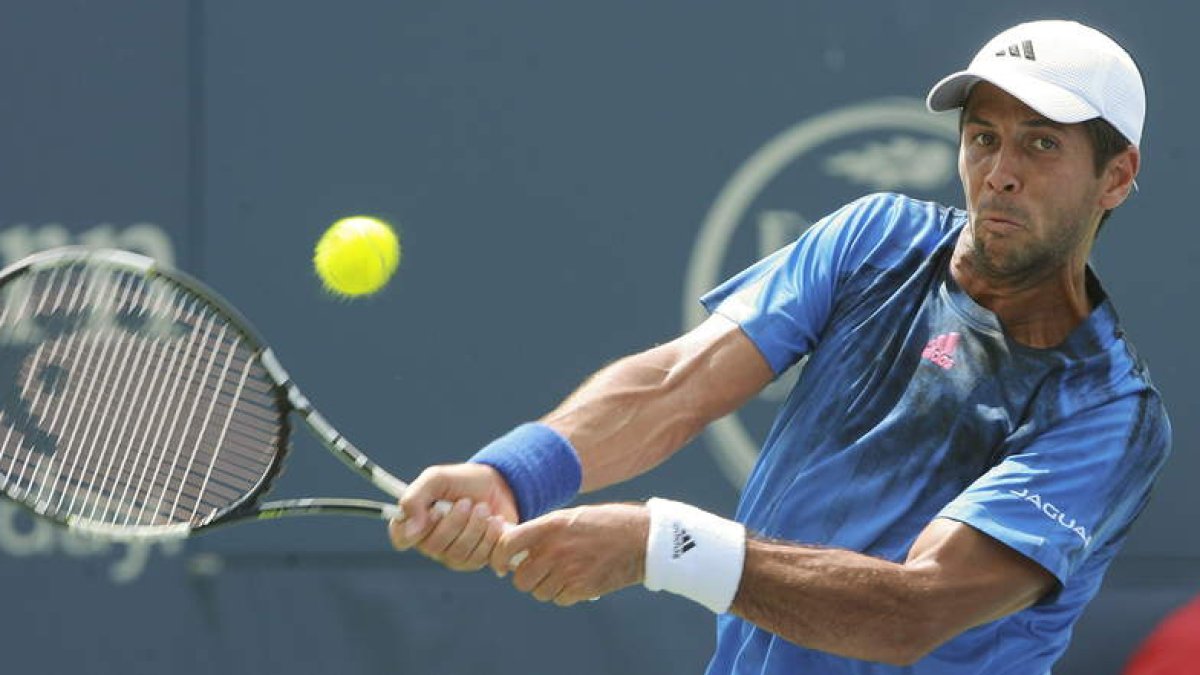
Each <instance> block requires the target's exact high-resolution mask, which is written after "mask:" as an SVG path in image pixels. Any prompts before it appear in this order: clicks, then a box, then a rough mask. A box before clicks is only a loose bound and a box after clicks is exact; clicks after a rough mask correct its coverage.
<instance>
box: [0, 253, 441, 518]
mask: <svg viewBox="0 0 1200 675" xmlns="http://www.w3.org/2000/svg"><path fill="white" fill-rule="evenodd" d="M94 261H102V264H103V265H104V266H106V267H110V268H117V269H123V270H124V271H126V272H130V273H133V274H138V275H141V276H142V277H144V278H145V279H147V280H148V281H149V280H153V279H155V278H159V279H162V280H165V281H166V282H168V283H171V284H173V285H176V286H179V287H181V288H183V289H184V290H185V291H187V292H188V293H190V294H192V295H194V296H196V297H198V298H199V299H200V300H202V301H204V302H205V303H206V304H207V305H208V306H209V307H210V308H211V309H212V310H213V311H214V312H216V313H218V314H220V315H222V316H223V317H224V319H225V320H226V321H227V322H228V323H229V325H230V326H231V327H233V328H234V329H236V330H237V331H239V332H240V333H242V335H243V336H244V337H245V338H246V339H247V341H248V343H249V345H250V346H251V351H252V355H253V357H256V358H258V359H259V361H260V363H261V365H262V366H263V370H264V371H265V372H266V373H267V375H268V377H269V378H270V383H271V385H272V388H273V394H274V396H275V398H276V399H277V404H278V406H279V412H280V421H281V428H280V434H279V443H278V446H277V448H276V452H275V454H274V456H273V457H272V459H271V463H270V465H269V467H268V468H267V470H266V471H264V472H263V475H262V477H261V478H260V479H259V481H258V483H257V484H256V485H254V486H253V487H252V488H250V489H249V490H247V491H246V492H245V494H243V495H242V496H241V498H240V499H238V500H236V501H235V502H234V503H233V504H231V505H229V506H227V507H225V508H223V509H221V510H219V511H217V512H216V513H215V514H214V515H212V516H211V517H209V518H208V519H207V520H206V521H205V522H204V523H202V524H200V525H194V524H192V523H190V522H179V523H170V524H166V525H134V526H130V525H113V524H107V523H100V522H95V521H92V520H88V519H84V518H80V517H78V516H74V515H67V516H65V517H57V516H54V515H53V514H49V513H47V511H48V509H45V508H39V507H38V506H37V505H36V504H31V503H29V502H28V501H27V500H24V499H21V498H20V497H17V496H15V495H11V494H6V496H7V497H9V498H10V499H11V500H12V501H14V502H15V503H18V504H20V505H22V506H24V507H25V508H27V509H29V510H30V511H32V512H34V513H35V514H38V515H40V516H43V517H47V518H49V519H51V520H54V521H56V522H60V523H62V524H64V525H66V527H68V528H69V529H71V530H73V531H76V532H80V533H85V534H90V535H95V536H100V537H103V538H106V539H114V540H132V539H174V538H186V537H188V536H190V535H191V534H192V533H194V532H198V531H204V530H208V529H211V528H214V527H220V526H223V525H228V524H233V523H237V522H243V521H247V520H267V519H276V518H284V517H291V516H306V515H343V516H361V517H368V518H375V519H384V520H389V519H393V518H403V517H404V513H403V511H402V510H401V509H400V507H399V506H398V505H397V504H395V503H389V502H381V501H373V500H368V499H354V498H343V499H337V498H304V499H283V500H274V501H266V502H261V501H260V500H261V498H262V497H263V496H265V495H266V493H267V492H269V491H270V489H271V487H272V483H273V481H274V479H275V477H276V476H277V475H278V474H279V472H280V470H281V469H282V466H283V462H284V460H285V458H286V456H287V454H288V453H289V452H290V450H291V426H292V425H291V423H290V420H291V415H290V414H289V413H295V415H296V416H297V417H299V419H300V420H301V421H302V422H304V424H305V426H306V427H307V428H308V429H309V430H310V431H311V432H312V434H313V436H315V437H316V438H317V440H318V441H320V443H321V444H322V445H323V446H324V447H325V449H326V450H328V451H329V452H330V453H331V454H332V455H333V456H335V457H337V458H338V459H340V460H342V462H343V463H344V464H345V465H346V466H347V467H349V468H350V469H351V470H352V471H354V472H355V473H357V474H358V475H360V476H362V477H363V478H365V479H366V480H368V481H369V482H371V484H373V485H375V486H376V487H377V488H379V489H380V490H382V491H383V492H385V493H387V494H389V495H391V496H392V497H394V498H395V499H397V500H398V499H400V498H401V497H402V496H403V495H404V492H405V490H406V489H407V488H408V484H407V483H405V482H404V481H402V480H400V479H399V478H397V477H396V476H394V475H392V474H391V473H389V472H388V471H386V470H385V469H383V468H382V467H380V466H379V465H378V464H376V463H375V462H374V461H372V460H371V459H370V458H369V457H367V455H366V454H365V453H363V452H362V451H361V450H359V449H358V448H357V447H355V446H354V444H353V443H351V442H350V441H349V440H348V439H347V438H346V437H345V436H343V435H342V434H341V433H339V432H338V431H337V430H336V429H335V428H334V427H333V425H332V424H330V423H329V421H328V420H327V419H326V418H325V417H324V416H323V415H322V414H321V413H319V412H318V411H317V410H316V409H315V408H314V407H313V405H312V403H311V401H309V399H308V397H307V396H305V395H304V393H303V392H301V391H300V389H299V387H298V386H297V385H296V384H295V382H294V381H293V380H292V379H291V376H289V375H288V373H287V371H286V370H284V368H283V366H282V364H280V362H279V359H278V358H277V357H276V356H275V353H274V351H273V350H272V349H271V348H270V347H268V346H267V345H266V342H265V340H263V338H262V336H261V334H260V333H259V332H258V331H257V330H256V329H255V328H254V326H253V324H251V323H250V321H249V320H248V319H246V317H245V316H244V315H243V314H242V313H241V312H240V311H238V310H237V309H236V308H235V307H233V305H231V304H230V303H229V302H228V301H227V300H225V299H224V298H223V297H222V296H221V295H220V294H218V293H217V292H216V291H214V290H213V289H211V288H210V287H208V286H207V285H206V284H204V283H203V282H201V281H200V280H198V279H196V278H195V277H193V276H191V275H189V274H187V273H185V272H182V271H180V270H177V269H174V268H172V267H168V266H165V265H163V264H161V263H159V262H158V261H156V260H154V259H152V258H149V257H147V256H143V255H141V254H138V253H133V252H131V251H123V250H118V249H104V248H92V247H87V246H66V247H60V248H55V249H50V250H46V251H42V252H39V253H35V254H33V255H31V256H28V257H26V258H24V259H22V260H20V261H17V262H16V263H13V264H11V265H9V266H8V267H5V268H4V269H3V270H0V286H2V285H3V284H6V283H9V282H10V280H11V279H15V278H17V277H19V276H20V275H23V274H26V273H30V272H38V271H42V270H45V269H49V268H53V267H62V266H68V265H76V264H83V265H91V264H95V262H94ZM435 509H436V510H438V511H439V512H441V513H443V514H444V513H445V512H446V511H448V510H449V504H447V503H444V502H439V503H438V504H437V505H436V506H435Z"/></svg>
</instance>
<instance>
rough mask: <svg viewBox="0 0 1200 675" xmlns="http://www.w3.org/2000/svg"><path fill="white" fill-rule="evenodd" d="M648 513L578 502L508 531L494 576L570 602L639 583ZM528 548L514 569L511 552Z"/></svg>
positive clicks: (495, 558)
mask: <svg viewBox="0 0 1200 675" xmlns="http://www.w3.org/2000/svg"><path fill="white" fill-rule="evenodd" d="M649 527H650V513H649V511H648V510H647V509H646V507H645V506H643V505H641V504H636V505H634V504H604V505H601V506H581V507H577V508H573V509H566V510H563V511H555V512H553V513H548V514H546V515H544V516H542V517H541V518H537V519H535V520H531V521H529V522H527V523H523V524H521V525H518V526H517V527H515V528H512V529H509V530H508V531H507V532H505V533H504V534H503V535H502V536H501V537H500V541H499V543H498V544H497V545H496V547H495V548H494V549H493V550H492V556H491V566H492V569H493V570H495V571H496V573H497V574H501V575H503V574H506V573H508V572H510V571H511V572H513V580H512V581H513V586H515V587H516V588H517V590H520V591H522V592H525V593H530V594H531V595H533V597H535V598H537V599H538V600H540V601H542V602H553V603H554V604H556V605H559V606H563V607H566V606H570V605H573V604H575V603H577V602H579V601H581V600H594V599H596V598H598V597H600V596H602V595H606V594H608V593H612V592H613V591H616V590H619V589H621V588H624V587H626V586H631V585H633V584H636V583H640V582H641V581H642V579H643V578H644V577H645V572H646V537H647V536H648V534H649ZM522 552H528V555H527V557H525V558H523V559H520V558H518V559H520V560H521V562H520V564H519V565H517V566H516V567H515V568H514V567H513V565H512V560H513V558H514V556H517V555H518V554H520V553H522Z"/></svg>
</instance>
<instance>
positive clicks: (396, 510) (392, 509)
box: [382, 499, 529, 570]
mask: <svg viewBox="0 0 1200 675" xmlns="http://www.w3.org/2000/svg"><path fill="white" fill-rule="evenodd" d="M452 508H454V504H451V503H450V502H448V501H446V500H444V499H442V500H438V501H437V502H435V503H434V505H433V510H434V511H435V512H436V513H438V514H439V515H442V516H445V515H446V514H447V513H450V509H452ZM382 515H383V518H384V519H385V520H394V519H399V520H404V511H402V510H401V509H400V507H399V506H397V505H394V504H389V505H388V508H387V509H386V510H385V511H384V512H383V514H382ZM514 527H516V525H513V524H512V523H504V531H505V532H507V531H509V530H511V529H513V528H514ZM528 557H529V551H518V552H517V553H515V554H514V555H513V557H511V558H509V560H508V567H509V569H513V570H515V569H517V568H518V567H520V565H521V563H523V562H525V559H526V558H528Z"/></svg>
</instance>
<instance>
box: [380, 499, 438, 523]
mask: <svg viewBox="0 0 1200 675" xmlns="http://www.w3.org/2000/svg"><path fill="white" fill-rule="evenodd" d="M452 508H454V504H451V503H450V502H448V501H446V500H444V499H441V500H438V501H437V502H435V503H434V505H433V510H434V512H435V513H437V514H438V515H439V516H444V515H446V514H447V513H450V509H452ZM379 516H380V517H381V518H383V519H384V520H404V519H405V518H407V516H405V515H404V509H401V508H400V506H399V505H398V504H389V505H388V506H387V507H386V508H383V509H381V510H380V513H379Z"/></svg>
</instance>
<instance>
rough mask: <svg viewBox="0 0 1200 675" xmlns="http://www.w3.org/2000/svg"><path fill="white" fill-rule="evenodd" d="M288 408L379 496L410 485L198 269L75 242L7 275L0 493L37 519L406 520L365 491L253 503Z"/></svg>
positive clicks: (154, 533) (87, 525)
mask: <svg viewBox="0 0 1200 675" xmlns="http://www.w3.org/2000/svg"><path fill="white" fill-rule="evenodd" d="M293 413H294V415H293ZM293 418H298V419H299V420H300V421H301V422H303V423H304V426H305V427H307V428H308V429H309V430H310V431H311V432H312V433H313V434H314V435H315V436H316V437H317V439H319V440H320V441H321V443H322V444H324V446H325V447H326V448H327V449H328V450H329V451H330V452H331V453H333V455H334V456H336V457H338V458H339V459H341V460H342V461H343V462H345V463H346V465H347V466H349V467H350V468H351V469H353V470H354V471H355V472H356V473H358V474H359V475H361V476H363V477H364V478H366V479H367V480H369V481H370V482H371V483H373V484H374V485H375V486H376V487H378V488H379V489H380V490H383V491H384V492H385V493H387V494H389V495H391V496H392V497H395V498H397V499H398V498H399V497H400V496H402V495H403V494H404V490H405V489H406V488H407V485H406V484H405V483H404V481H401V480H400V479H398V478H396V477H395V476H393V475H391V474H390V473H388V472H387V471H384V470H383V469H382V468H380V467H379V466H378V465H376V464H375V463H374V462H372V461H371V460H370V459H368V458H367V456H366V455H364V454H363V453H362V452H361V451H359V450H358V449H357V448H355V447H354V446H353V445H352V444H351V443H350V442H349V441H348V440H346V439H345V438H344V437H342V435H341V434H339V433H338V432H337V431H336V430H335V429H334V428H333V426H331V425H330V424H329V423H328V422H327V421H326V420H325V418H324V417H322V416H321V414H320V413H318V412H317V411H316V410H314V409H313V407H312V405H311V404H310V403H309V401H308V399H307V398H306V397H305V396H304V394H302V393H301V392H300V390H299V389H298V388H297V387H296V385H295V384H294V383H293V382H292V381H291V378H289V377H288V374H287V372H286V371H284V369H283V367H282V366H281V365H280V364H279V361H278V359H276V357H275V355H274V353H273V352H272V351H271V349H270V348H269V347H267V346H266V345H265V344H264V342H263V340H262V339H260V338H259V336H258V334H257V333H256V332H255V330H254V329H253V328H252V327H251V326H250V325H249V323H248V322H247V321H246V320H245V319H244V318H242V316H241V315H240V314H239V313H238V312H237V310H235V309H234V308H233V307H232V306H231V305H229V304H228V303H227V302H225V301H224V300H222V299H221V297H220V296H219V295H217V294H216V293H215V292H213V291H212V290H210V289H208V288H207V287H205V286H204V285H203V284H201V283H200V282H198V281H196V280H195V279H192V278H191V277H189V276H187V275H185V274H182V273H180V272H177V271H174V270H170V269H167V268H165V267H163V266H161V265H159V264H158V263H156V262H155V261H154V260H151V259H150V258H146V257H143V256H140V255H137V254H133V253H129V252H125V251H114V250H97V249H87V248H77V247H68V248H60V249H54V250H50V251H45V252H42V253H38V254H35V255H33V256H30V257H28V258H26V259H24V260H22V261H20V262H18V263H16V264H14V265H11V266H10V267H8V268H6V269H4V270H3V271H0V490H2V491H3V493H4V494H5V495H6V496H7V497H9V498H11V499H12V500H14V501H16V502H18V503H20V504H23V505H25V506H26V507H28V508H30V509H32V510H33V511H34V512H36V513H37V514H39V515H41V516H43V517H46V518H49V519H52V520H55V521H58V522H60V523H62V524H65V525H66V526H67V527H69V528H72V529H74V530H78V531H84V532H90V533H96V534H101V535H104V536H107V537H110V538H117V539H129V538H145V537H184V536H188V535H190V534H191V533H192V532H195V531H197V530H202V529H206V528H211V527H215V526H218V525H224V524H229V523H234V522H239V521H246V520H252V519H264V518H279V517H283V516H297V515H313V514H339V515H353V516H367V517H372V518H382V519H388V518H398V517H402V516H403V514H402V512H401V511H400V509H399V507H398V506H396V505H395V504H394V503H385V502H375V501H370V500H365V499H293V500H281V501H268V502H261V501H260V500H261V498H262V496H263V495H264V494H265V493H266V492H267V491H268V490H269V489H270V488H271V484H272V481H273V480H274V478H275V477H276V476H277V475H278V473H279V471H280V468H281V467H282V464H283V461H284V457H285V455H286V454H287V452H288V447H289V444H288V436H289V433H290V430H291V425H290V423H289V420H291V419H293ZM436 508H438V509H439V510H441V511H443V512H445V510H447V509H448V508H449V504H446V503H444V502H442V503H439V504H438V505H437V507H436Z"/></svg>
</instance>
